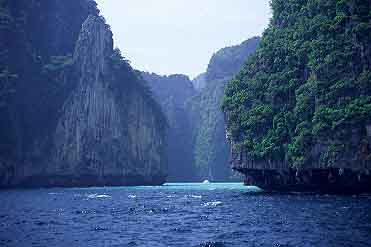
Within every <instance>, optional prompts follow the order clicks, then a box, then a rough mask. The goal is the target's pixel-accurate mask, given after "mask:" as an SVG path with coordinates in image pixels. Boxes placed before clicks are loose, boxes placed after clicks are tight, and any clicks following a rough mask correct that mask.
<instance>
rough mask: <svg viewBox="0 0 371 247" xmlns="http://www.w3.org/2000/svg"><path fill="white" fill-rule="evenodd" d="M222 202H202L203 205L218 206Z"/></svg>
mask: <svg viewBox="0 0 371 247" xmlns="http://www.w3.org/2000/svg"><path fill="white" fill-rule="evenodd" d="M220 204H222V202H221V201H215V202H205V203H204V204H202V206H204V207H216V206H218V205H220Z"/></svg>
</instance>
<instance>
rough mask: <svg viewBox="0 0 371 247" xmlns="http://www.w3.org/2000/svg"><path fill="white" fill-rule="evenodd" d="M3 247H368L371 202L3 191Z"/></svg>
mask: <svg viewBox="0 0 371 247" xmlns="http://www.w3.org/2000/svg"><path fill="white" fill-rule="evenodd" d="M0 246H21V247H22V246H24V247H30V246H40V247H43V246H51V247H59V246H61V247H62V246H63V247H64V246H67V247H73V246H92V247H95V246H103V247H104V246H116V247H126V246H128V247H135V246H150V247H162V246H180V247H181V246H187V247H188V246H200V247H206V246H207V247H209V246H211V247H224V246H273V247H281V246H295V247H296V246H365V247H370V246H371V195H360V196H333V195H308V194H268V193H263V192H261V191H260V190H259V189H258V188H256V187H245V186H243V185H242V184H239V183H232V184H231V183H223V184H214V183H211V184H195V183H193V184H175V183H172V184H166V185H164V186H161V187H104V188H71V189H65V188H56V189H36V190H7V191H0Z"/></svg>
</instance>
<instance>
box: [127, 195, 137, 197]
mask: <svg viewBox="0 0 371 247" xmlns="http://www.w3.org/2000/svg"><path fill="white" fill-rule="evenodd" d="M136 197H137V196H136V195H128V198H136Z"/></svg>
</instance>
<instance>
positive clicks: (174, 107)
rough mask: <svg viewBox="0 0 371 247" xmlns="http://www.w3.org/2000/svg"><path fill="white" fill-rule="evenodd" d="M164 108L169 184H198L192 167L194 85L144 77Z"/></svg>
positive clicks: (171, 78)
mask: <svg viewBox="0 0 371 247" xmlns="http://www.w3.org/2000/svg"><path fill="white" fill-rule="evenodd" d="M142 76H143V78H144V79H145V80H147V81H148V82H149V85H150V87H151V89H152V91H153V94H154V96H155V99H156V100H157V102H158V103H159V104H160V105H161V107H162V109H163V111H164V113H165V115H166V117H167V119H168V123H169V128H168V132H167V137H166V139H167V141H166V143H167V145H166V154H167V157H168V162H169V164H170V165H169V181H181V182H185V181H195V179H196V177H197V174H196V170H195V167H194V163H193V161H194V160H193V147H194V138H193V129H194V128H195V125H194V124H195V121H194V119H193V118H192V113H193V112H192V109H190V107H189V106H190V105H189V102H190V100H191V99H192V97H193V96H194V94H195V93H196V92H195V89H194V87H193V85H192V82H191V81H190V79H189V78H188V76H185V75H169V76H160V75H157V74H154V73H142Z"/></svg>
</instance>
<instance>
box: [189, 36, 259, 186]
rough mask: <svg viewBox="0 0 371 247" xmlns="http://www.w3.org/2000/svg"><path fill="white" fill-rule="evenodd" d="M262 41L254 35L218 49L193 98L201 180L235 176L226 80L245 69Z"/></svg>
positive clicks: (196, 154)
mask: <svg viewBox="0 0 371 247" xmlns="http://www.w3.org/2000/svg"><path fill="white" fill-rule="evenodd" d="M259 41H260V38H259V37H253V38H251V39H248V40H246V41H244V42H243V43H242V44H240V45H236V46H231V47H226V48H223V49H221V50H219V51H218V52H216V53H215V54H214V55H213V56H212V58H211V60H210V62H209V65H208V68H207V72H206V74H204V76H203V77H204V80H205V81H204V87H203V88H202V89H201V90H200V92H199V93H198V95H197V96H196V97H195V98H194V100H193V105H195V108H198V128H196V129H195V138H196V140H195V150H194V157H195V163H196V166H197V167H198V170H199V176H200V177H201V179H209V180H221V181H223V180H227V179H230V177H231V171H230V166H229V164H228V160H229V146H228V144H227V140H226V134H225V121H224V114H223V112H222V110H221V104H222V98H223V95H224V88H225V85H226V83H227V82H228V81H229V80H230V79H231V78H232V77H233V76H234V75H235V74H236V73H237V72H238V71H239V70H240V69H241V66H242V65H243V63H244V62H245V61H246V60H247V59H248V57H249V56H250V55H251V54H253V53H254V52H255V50H256V48H257V45H258V43H259Z"/></svg>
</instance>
